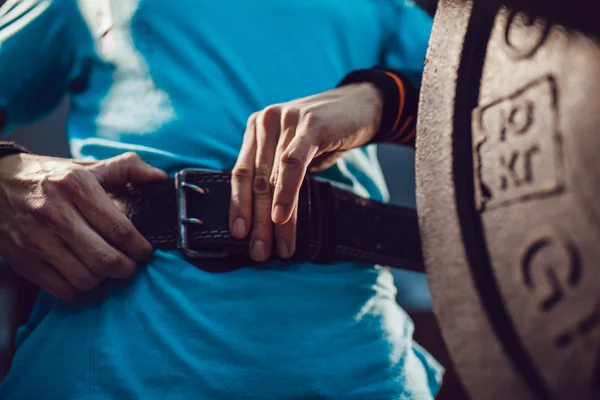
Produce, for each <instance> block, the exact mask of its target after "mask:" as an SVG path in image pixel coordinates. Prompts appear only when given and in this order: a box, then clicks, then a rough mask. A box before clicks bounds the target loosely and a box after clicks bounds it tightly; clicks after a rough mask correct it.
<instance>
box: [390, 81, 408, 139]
mask: <svg viewBox="0 0 600 400" xmlns="http://www.w3.org/2000/svg"><path fill="white" fill-rule="evenodd" d="M386 75H388V76H390V77H391V78H392V79H393V80H394V82H396V86H398V91H399V92H400V101H399V103H400V104H399V107H398V114H397V115H396V122H394V127H393V128H392V132H394V131H395V130H396V129H397V128H398V124H399V123H400V117H401V116H402V111H403V110H404V97H405V96H404V84H403V83H402V81H401V80H400V79H399V78H398V77H397V76H396V75H394V74H392V73H391V72H387V71H386Z"/></svg>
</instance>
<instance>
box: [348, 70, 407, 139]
mask: <svg viewBox="0 0 600 400" xmlns="http://www.w3.org/2000/svg"><path fill="white" fill-rule="evenodd" d="M365 83H369V84H371V85H372V87H375V88H376V89H377V92H378V98H379V99H381V103H380V114H379V117H378V121H377V122H378V123H376V124H374V125H375V126H378V128H377V129H375V133H374V135H373V137H372V139H371V143H375V142H377V143H382V142H391V143H398V144H405V145H413V144H414V136H415V133H416V130H415V129H416V113H417V103H418V92H417V90H415V89H414V88H413V86H412V85H411V83H410V81H409V80H408V79H407V78H406V77H405V76H404V75H403V74H402V73H400V72H398V71H392V70H385V69H378V68H373V69H368V70H358V71H354V72H351V73H350V74H348V75H346V77H345V78H344V79H343V80H342V81H341V82H340V84H339V85H338V86H345V85H350V84H365ZM371 101H373V100H371Z"/></svg>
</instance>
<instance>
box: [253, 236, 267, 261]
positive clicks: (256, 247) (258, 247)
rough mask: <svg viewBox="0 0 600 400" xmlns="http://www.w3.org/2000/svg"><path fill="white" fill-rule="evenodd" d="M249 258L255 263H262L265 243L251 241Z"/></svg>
mask: <svg viewBox="0 0 600 400" xmlns="http://www.w3.org/2000/svg"><path fill="white" fill-rule="evenodd" d="M250 256H251V257H252V259H253V260H255V261H263V260H264V258H265V242H263V241H262V240H255V241H253V242H252V248H251V249H250Z"/></svg>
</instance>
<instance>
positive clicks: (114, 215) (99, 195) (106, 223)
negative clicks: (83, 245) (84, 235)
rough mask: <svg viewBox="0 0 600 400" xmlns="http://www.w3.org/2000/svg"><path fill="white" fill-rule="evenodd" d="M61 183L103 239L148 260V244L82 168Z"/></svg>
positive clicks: (127, 252)
mask: <svg viewBox="0 0 600 400" xmlns="http://www.w3.org/2000/svg"><path fill="white" fill-rule="evenodd" d="M65 186H66V189H67V190H68V191H70V193H69V194H70V195H71V198H72V200H73V204H74V205H75V207H77V209H78V210H79V213H81V215H82V216H83V217H84V218H85V219H86V220H87V221H88V222H89V224H90V225H91V226H92V227H93V229H94V230H95V231H97V232H98V234H99V235H100V236H101V237H102V238H103V239H104V240H105V241H106V242H108V243H110V244H112V245H113V246H115V247H116V248H118V249H120V250H121V251H122V252H123V253H125V254H126V255H127V256H128V257H130V258H133V259H134V260H136V261H137V262H139V263H142V262H146V261H148V259H149V258H150V257H151V256H152V253H153V248H152V246H151V245H150V243H149V242H148V241H147V240H146V239H145V238H144V237H143V236H142V235H141V234H140V233H139V232H138V231H137V230H136V229H135V227H134V226H133V223H132V222H131V221H130V220H129V219H128V218H127V217H126V216H125V215H124V214H123V213H122V212H121V211H120V210H119V209H118V208H117V206H116V205H115V203H113V201H112V200H111V199H110V198H109V197H108V194H107V193H106V191H105V190H104V189H103V188H102V187H101V186H100V183H99V182H98V181H97V180H95V179H94V178H93V177H91V178H89V177H88V176H86V174H85V172H83V173H76V174H73V175H72V178H71V179H70V182H69V183H66V184H65ZM57 223H58V222H57ZM89 236H90V235H88V237H89Z"/></svg>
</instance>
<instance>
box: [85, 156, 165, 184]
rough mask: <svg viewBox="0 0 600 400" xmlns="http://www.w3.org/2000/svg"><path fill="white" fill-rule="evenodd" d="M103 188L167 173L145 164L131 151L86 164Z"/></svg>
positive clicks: (153, 179) (153, 177) (145, 180)
mask: <svg viewBox="0 0 600 400" xmlns="http://www.w3.org/2000/svg"><path fill="white" fill-rule="evenodd" d="M86 169H87V170H88V171H90V172H91V173H92V174H94V176H95V177H96V179H97V180H98V182H99V183H100V185H102V187H104V188H111V187H119V186H123V185H125V184H126V183H144V182H150V181H155V180H160V179H166V178H167V174H166V173H165V172H164V171H162V170H160V169H158V168H154V167H152V166H151V165H149V164H146V163H145V162H144V161H142V159H141V158H140V157H139V156H138V155H137V154H136V153H133V152H129V153H125V154H122V155H120V156H118V157H113V158H110V159H108V160H104V161H100V162H97V163H95V164H92V165H90V166H86Z"/></svg>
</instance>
